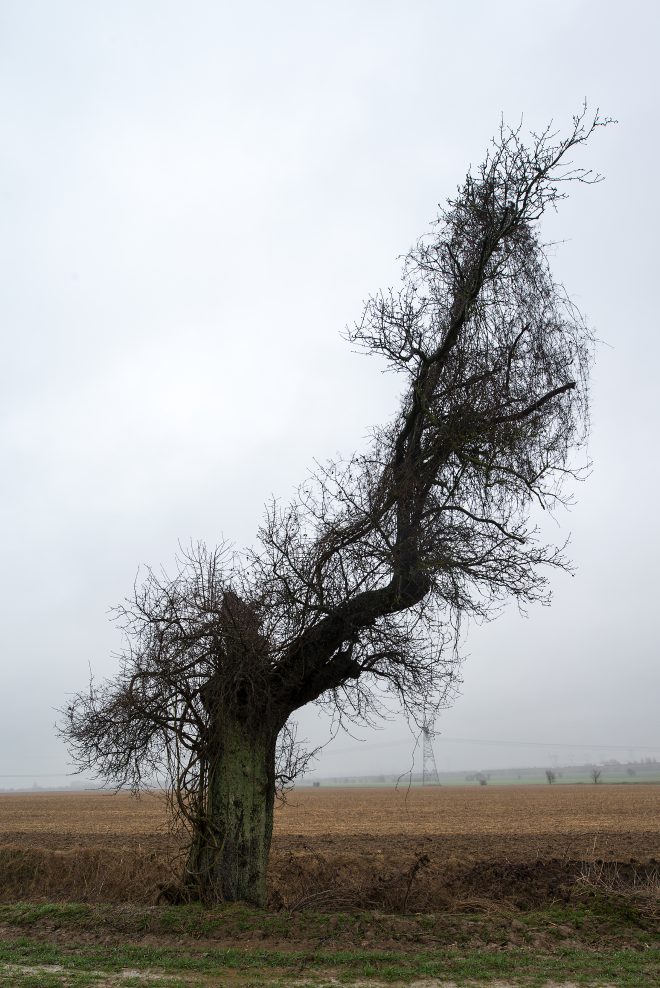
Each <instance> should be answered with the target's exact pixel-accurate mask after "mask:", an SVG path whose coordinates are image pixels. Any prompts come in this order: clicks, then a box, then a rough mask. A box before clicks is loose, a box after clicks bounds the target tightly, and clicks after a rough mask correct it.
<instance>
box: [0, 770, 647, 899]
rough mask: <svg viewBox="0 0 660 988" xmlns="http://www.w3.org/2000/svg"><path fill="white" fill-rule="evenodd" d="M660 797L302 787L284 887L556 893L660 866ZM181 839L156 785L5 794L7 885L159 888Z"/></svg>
mask: <svg viewBox="0 0 660 988" xmlns="http://www.w3.org/2000/svg"><path fill="white" fill-rule="evenodd" d="M659 810H660V787H659V786H653V785H649V786H646V785H628V786H607V785H598V786H594V785H583V786H507V787H501V788H500V787H496V786H488V787H476V786H475V787H474V788H468V787H465V788H437V789H433V788H427V789H419V788H418V789H410V790H406V789H399V790H393V789H385V788H383V789H323V788H319V789H299V790H297V791H295V792H293V793H291V794H290V795H289V797H288V801H287V803H286V804H285V805H283V806H278V809H277V812H276V824H275V836H274V841H273V851H272V855H271V869H270V873H271V886H272V890H273V892H272V894H273V896H274V897H275V900H276V901H277V900H278V897H280V898H282V897H284V898H285V899H286V901H287V902H288V903H290V902H291V901H292V900H295V901H304V900H306V899H308V898H312V897H313V896H315V895H316V891H315V890H317V889H325V890H326V892H327V897H328V901H330V900H332V903H333V904H334V905H337V904H343V905H346V906H347V907H348V906H350V905H351V904H355V905H375V906H376V907H377V906H380V905H382V906H388V905H396V902H395V900H397V897H398V898H401V896H402V895H404V890H405V889H406V888H407V889H408V893H406V894H409V895H410V896H412V899H413V900H414V899H415V897H417V900H418V902H417V905H418V907H419V908H425V907H431V906H433V905H438V903H439V902H440V901H442V900H443V898H444V899H446V898H447V897H452V896H453V897H454V898H455V897H456V896H460V895H463V896H465V895H472V896H474V895H481V896H487V897H489V898H492V897H493V896H494V897H502V896H507V897H509V898H512V899H514V900H515V899H516V897H517V898H521V896H522V897H523V898H524V897H525V896H526V897H527V898H528V899H529V898H530V896H531V898H532V899H533V900H534V901H537V900H543V898H544V897H545V896H547V895H555V894H557V892H558V890H559V889H560V888H563V887H564V886H565V885H566V883H567V882H569V883H570V882H572V881H575V880H576V878H577V877H579V876H580V875H582V874H584V873H585V868H586V869H587V870H588V869H589V868H591V869H593V868H594V867H599V868H601V867H602V866H603V863H605V865H607V866H608V867H610V866H611V867H612V868H614V869H615V870H616V874H617V875H618V877H619V878H621V877H622V876H623V877H625V875H626V874H627V871H626V869H627V870H628V871H630V870H631V869H633V870H635V869H639V868H640V867H643V868H645V869H648V867H652V868H657V862H656V860H655V859H657V858H658V857H660V813H659ZM175 848H176V842H175V841H174V840H173V839H172V837H170V835H169V834H168V829H167V820H166V816H165V810H164V804H163V802H162V800H161V799H160V798H159V797H156V796H153V795H147V796H143V797H142V798H140V799H138V800H136V799H133V798H131V797H129V796H127V795H123V794H120V795H113V794H110V793H99V792H88V793H79V794H73V793H71V794H69V793H66V794H65V793H62V794H50V793H36V794H29V795H18V794H16V795H14V794H5V795H0V869H2V870H3V871H4V875H5V884H4V885H3V884H2V881H1V880H0V898H5V899H7V898H11V897H12V896H14V897H18V896H19V895H20V896H23V897H39V896H50V897H53V896H54V895H57V894H58V892H59V895H60V896H61V897H64V898H69V897H71V898H80V897H81V895H82V897H84V898H87V899H90V900H96V901H99V900H101V901H102V900H103V899H109V900H117V899H121V898H122V896H125V897H126V898H129V899H134V900H141V901H154V900H155V898H156V897H157V895H158V894H159V892H158V890H159V889H161V888H162V887H163V885H166V884H167V883H168V881H171V878H172V867H173V866H172V865H171V863H168V862H169V861H170V859H171V858H172V853H171V852H173V851H174V850H175ZM419 859H423V863H422V866H421V867H419V868H418V870H417V871H416V872H415V881H414V883H412V884H411V885H410V887H409V883H408V877H407V876H409V873H410V869H411V868H412V867H413V866H414V864H415V862H416V861H418V860H419ZM3 860H4V864H3ZM17 861H18V862H19V864H17V863H16V862H17ZM12 876H13V877H12ZM333 890H334V891H333ZM339 890H341V895H340V893H339ZM342 896H343V899H342ZM388 897H389V898H388Z"/></svg>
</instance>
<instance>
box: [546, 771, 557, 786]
mask: <svg viewBox="0 0 660 988" xmlns="http://www.w3.org/2000/svg"><path fill="white" fill-rule="evenodd" d="M545 777H546V779H547V780H548V782H549V783H550V785H552V784H553V783H554V782H556V781H557V773H556V772H555V771H554V770H553V769H551V768H546V770H545Z"/></svg>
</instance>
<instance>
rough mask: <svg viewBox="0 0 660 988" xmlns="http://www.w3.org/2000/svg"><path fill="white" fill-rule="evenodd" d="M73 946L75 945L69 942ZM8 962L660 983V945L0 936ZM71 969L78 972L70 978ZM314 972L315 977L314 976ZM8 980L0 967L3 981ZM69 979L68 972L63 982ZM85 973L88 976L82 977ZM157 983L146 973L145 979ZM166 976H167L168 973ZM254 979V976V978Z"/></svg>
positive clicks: (45, 979)
mask: <svg viewBox="0 0 660 988" xmlns="http://www.w3.org/2000/svg"><path fill="white" fill-rule="evenodd" d="M71 946H73V945H71ZM7 965H24V966H28V967H35V966H39V965H59V966H61V967H62V968H63V970H62V971H61V972H43V973H40V974H39V975H38V977H39V978H40V979H41V980H40V981H38V982H37V983H38V984H39V986H40V988H47V986H50V985H51V984H52V985H53V986H58V988H59V986H60V985H64V984H67V983H69V984H72V985H75V988H82V986H83V985H88V984H89V985H94V984H97V983H99V981H100V980H101V978H102V976H103V972H120V971H122V970H126V969H136V970H141V971H142V970H148V971H150V972H153V973H154V974H156V975H159V976H160V977H159V978H158V980H159V981H160V982H161V984H165V983H166V979H167V976H168V975H170V976H171V975H178V976H179V977H180V978H181V977H182V976H183V979H182V980H183V981H184V983H186V982H187V983H188V984H189V983H190V976H191V975H202V976H216V977H218V978H221V977H222V975H223V974H230V973H242V974H251V975H257V974H258V975H259V977H260V978H261V983H264V984H268V983H275V984H277V983H278V982H280V981H282V980H283V979H284V981H283V983H286V979H289V980H294V979H295V980H297V979H299V978H301V977H303V976H304V977H306V978H308V979H310V984H314V983H318V982H319V981H322V980H323V977H324V975H325V976H327V975H328V973H329V972H332V973H334V974H336V976H337V977H338V978H339V979H340V980H341V981H345V982H346V983H350V981H351V980H354V979H368V978H374V979H377V980H379V981H385V982H389V981H391V982H397V981H399V982H404V983H406V982H409V981H411V980H414V979H419V978H442V979H445V980H454V981H457V982H458V983H461V982H465V981H469V980H473V981H484V980H488V979H492V978H500V979H505V978H515V979H516V980H517V981H520V983H522V984H525V985H541V984H543V982H544V980H555V981H558V980H562V979H570V980H573V981H577V982H578V983H589V984H595V985H598V984H610V985H611V984H616V985H617V986H621V988H639V986H641V985H642V984H643V985H648V986H649V988H650V986H652V985H659V984H660V950H652V949H649V950H646V951H638V950H619V951H613V952H605V953H604V952H600V951H595V950H594V951H585V950H573V949H567V950H560V951H558V952H556V953H553V954H542V953H537V952H535V951H528V950H516V951H498V950H494V949H490V950H488V949H486V950H483V949H482V950H469V951H464V950H457V949H447V948H443V949H440V950H437V951H436V950H422V951H420V952H416V953H409V954H406V953H402V952H400V951H392V950H364V949H358V950H348V951H346V950H341V951H336V950H330V951H316V950H315V951H313V952H308V951H291V952H288V951H281V950H264V949H254V948H248V949H239V948H235V947H231V948H226V949H215V950H205V951H204V952H203V953H201V954H195V953H190V952H189V951H187V950H185V949H172V948H162V947H145V946H121V947H119V946H116V947H104V946H97V945H93V946H90V945H87V944H81V945H76V946H75V952H73V953H72V952H71V950H70V949H69V948H62V947H60V946H59V945H55V944H47V943H35V942H34V941H32V940H30V939H29V938H21V939H18V940H16V941H13V942H0V972H2V970H3V967H4V968H5V970H6V966H7ZM71 975H74V976H77V977H75V978H74V979H73V980H72V978H71ZM312 975H313V977H312ZM11 976H12V977H13V978H14V982H13V983H15V984H17V985H18V984H20V985H22V986H26V985H30V981H29V980H27V979H29V978H30V975H26V976H25V979H23V978H22V977H21V978H20V981H19V979H18V976H17V975H16V973H15V972H11ZM3 977H4V983H5V984H11V983H12V982H11V981H9V980H7V977H6V976H4V975H2V973H0V984H3V980H2V979H3ZM67 979H69V980H68V981H67ZM85 979H86V980H85ZM148 983H149V984H150V985H155V984H156V982H154V981H152V980H151V979H150V980H149V982H148ZM168 983H170V984H171V983H172V982H171V980H169V982H168ZM257 983H259V982H257Z"/></svg>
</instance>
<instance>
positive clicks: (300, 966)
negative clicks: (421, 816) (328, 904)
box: [0, 896, 660, 988]
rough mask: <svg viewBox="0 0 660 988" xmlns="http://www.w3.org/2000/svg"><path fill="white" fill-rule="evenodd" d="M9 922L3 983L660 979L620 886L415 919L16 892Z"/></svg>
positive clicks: (80, 986)
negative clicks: (59, 899) (580, 897)
mask: <svg viewBox="0 0 660 988" xmlns="http://www.w3.org/2000/svg"><path fill="white" fill-rule="evenodd" d="M0 924H2V925H3V926H4V928H5V930H6V931H7V933H8V935H7V938H6V939H4V940H2V941H0V988H9V986H11V988H102V986H103V985H105V984H108V985H109V984H112V985H113V986H114V988H134V986H137V985H143V986H144V985H148V986H149V988H191V986H204V988H207V986H212V985H215V986H220V985H225V986H228V988H229V986H231V988H250V986H258V985H268V986H271V988H285V986H286V988H289V986H290V985H291V983H292V982H295V983H296V985H297V986H299V988H303V985H304V984H308V985H310V986H314V988H320V986H321V985H323V984H324V983H325V984H327V983H328V978H329V977H330V976H334V977H336V978H337V979H338V980H339V981H340V982H342V983H345V984H346V985H347V986H348V985H350V984H352V983H355V981H356V980H363V981H364V980H367V981H368V980H369V979H374V980H377V981H379V982H392V983H399V984H409V983H410V982H411V981H414V980H417V979H440V980H443V981H454V982H455V983H456V984H458V985H465V984H469V983H476V984H478V983H480V982H481V983H483V982H488V981H490V980H494V979H501V980H508V981H511V982H512V983H515V984H520V985H525V986H541V985H543V984H545V983H546V982H547V981H555V982H558V983H560V984H561V983H562V982H564V981H572V982H575V983H577V984H583V985H616V986H617V988H641V986H642V985H644V986H649V988H654V986H660V950H658V949H653V948H654V947H657V945H658V938H657V922H656V921H655V920H654V919H653V917H652V915H650V914H647V913H645V912H644V911H643V909H638V908H637V907H635V906H634V905H633V904H632V903H631V902H630V901H628V900H625V899H617V898H615V897H599V896H595V897H591V898H589V899H588V900H586V901H584V902H580V903H573V904H570V905H568V904H553V905H552V906H549V907H548V908H546V909H544V910H534V911H529V912H521V911H505V910H500V911H496V912H495V911H494V912H488V913H477V914H475V913H469V914H466V913H454V914H452V913H445V914H437V915H419V916H406V917H401V916H386V915H383V914H380V913H346V914H341V913H335V914H327V913H312V912H302V913H294V914H289V913H266V912H263V911H261V910H257V909H251V908H249V907H247V906H243V905H226V906H220V907H217V908H214V909H204V908H203V907H201V906H198V905H188V906H162V907H128V906H126V907H121V906H112V905H103V906H100V905H87V904H75V903H16V904H0ZM144 936H148V937H149V938H150V942H149V943H144V942H142V939H143V937H144ZM246 937H247V938H252V939H245V938H246ZM257 939H258V943H256V944H255V940H257ZM269 941H270V943H269ZM368 944H369V945H370V946H368ZM379 944H380V945H381V946H379ZM393 944H396V949H392V945H393ZM382 946H385V947H387V949H381V948H382ZM10 965H16V966H17V967H16V969H12V968H11V967H10ZM53 966H59V967H61V969H62V970H54V969H53ZM30 968H38V969H39V970H36V971H32V972H31V971H30V970H29V969H30ZM19 969H20V970H19ZM131 970H135V971H141V972H146V973H147V974H148V980H146V979H145V978H139V977H138V978H136V977H135V976H133V975H131V974H130V971H131ZM110 977H111V981H109V980H108V979H109V978H110Z"/></svg>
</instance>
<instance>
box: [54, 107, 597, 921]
mask: <svg viewBox="0 0 660 988" xmlns="http://www.w3.org/2000/svg"><path fill="white" fill-rule="evenodd" d="M604 123H607V121H604V120H603V119H601V118H600V117H599V116H598V114H596V115H595V116H594V117H593V118H591V119H587V117H586V109H585V110H583V112H582V113H581V114H580V115H579V116H577V117H575V118H574V119H573V123H572V126H571V127H570V129H569V131H568V133H567V134H566V135H565V136H560V135H558V134H557V132H553V130H552V128H550V127H548V128H546V129H545V130H543V131H542V132H541V133H540V134H532V135H531V138H530V139H529V142H528V143H525V141H524V140H523V138H522V136H521V129H520V128H515V129H508V128H506V127H505V126H504V125H502V127H501V128H500V131H499V133H498V135H497V137H496V138H495V140H494V141H493V143H492V146H491V148H490V150H489V151H488V153H487V155H486V157H485V160H484V162H483V164H482V165H481V166H480V167H479V168H478V169H477V171H476V172H474V173H473V172H469V173H468V175H467V177H466V179H465V181H464V183H463V184H462V185H461V186H460V188H459V189H458V192H457V194H456V196H455V197H454V198H453V199H450V200H449V202H448V205H447V207H446V208H445V209H443V210H442V211H441V212H440V214H439V217H438V220H437V222H436V224H435V226H434V227H433V229H432V232H431V233H430V234H429V235H427V236H425V237H423V238H422V239H421V240H420V241H419V242H418V243H417V244H416V245H415V246H414V247H413V248H412V250H411V251H410V252H409V254H408V255H407V257H406V258H405V261H404V267H403V284H402V287H401V288H400V289H399V290H397V291H392V290H389V291H385V292H380V293H378V294H376V295H374V296H372V297H371V298H370V299H369V300H368V301H367V303H366V306H365V309H364V312H363V315H362V318H361V320H360V321H359V322H358V323H357V324H356V326H355V327H354V328H353V329H352V330H351V331H350V333H349V337H350V339H351V341H352V342H353V343H354V344H355V345H356V346H357V347H359V348H362V349H364V350H365V351H367V352H368V353H372V354H375V355H377V356H379V357H381V358H383V359H384V360H385V362H386V364H387V365H388V367H389V368H390V369H392V370H394V371H396V372H397V373H399V374H400V375H401V377H402V380H403V391H402V399H401V405H400V408H399V411H398V412H397V413H396V414H395V416H394V418H393V420H392V421H391V422H390V423H389V424H387V425H384V426H383V427H381V428H378V429H377V430H376V431H375V432H374V435H373V439H372V441H371V443H370V445H369V447H368V449H367V451H366V452H363V453H361V454H356V455H355V456H353V457H352V458H351V459H349V460H348V462H335V463H330V464H328V465H326V466H325V467H321V468H319V469H318V471H317V473H316V474H315V475H313V476H312V477H311V478H310V479H309V481H308V482H306V483H304V484H303V485H302V487H301V488H300V490H299V492H298V494H297V496H296V497H295V498H294V500H293V501H292V502H291V503H290V504H288V505H287V506H285V507H282V506H280V505H279V504H278V503H273V504H272V505H271V506H270V507H269V508H268V509H267V513H266V518H265V521H264V524H263V526H262V527H261V529H260V530H259V535H258V542H257V545H256V547H255V548H254V549H253V550H248V551H245V552H243V553H240V554H239V553H236V552H229V551H228V550H227V549H226V548H224V547H221V548H219V549H213V550H208V549H206V547H205V546H203V545H198V546H193V547H192V548H191V549H190V551H188V552H186V553H184V554H183V555H182V556H181V558H180V559H179V563H178V569H177V571H176V572H175V573H174V575H173V576H172V577H167V576H165V575H162V574H158V573H156V572H154V571H152V570H148V571H147V574H146V578H145V580H144V582H143V583H142V584H138V585H136V587H135V590H134V593H133V595H132V596H131V597H130V599H129V600H127V601H126V602H125V603H124V604H123V605H122V606H121V607H120V608H119V609H118V617H119V619H120V623H121V624H122V626H123V629H124V633H125V636H126V648H125V651H124V653H123V656H122V659H121V668H120V671H119V673H118V675H117V677H116V678H115V679H114V680H111V681H108V682H105V683H102V684H100V685H97V684H95V683H94V682H92V683H91V684H90V688H89V689H88V690H86V691H83V692H81V693H80V694H78V695H77V696H76V697H75V698H74V699H73V701H72V702H71V704H70V706H69V707H68V708H67V710H66V717H65V722H64V724H63V733H64V735H65V737H66V738H67V739H68V742H69V744H70V746H71V751H72V755H73V757H74V759H75V761H76V762H77V764H78V766H79V767H80V768H81V769H85V770H88V769H90V768H95V769H96V770H97V771H98V773H100V775H101V776H103V777H105V778H106V779H108V780H110V781H112V782H113V783H114V784H116V785H118V786H126V787H130V788H132V789H135V790H137V789H139V788H140V787H141V786H142V785H143V784H144V782H145V780H150V779H153V778H161V779H162V778H164V779H165V780H166V783H167V786H168V787H169V791H170V792H171V799H172V808H173V810H174V811H175V812H176V813H177V814H178V815H179V817H180V819H181V821H182V822H183V823H184V824H185V826H186V827H187V828H188V830H189V834H190V850H189V854H188V863H187V868H186V875H185V885H186V888H187V894H188V895H190V896H191V897H199V898H202V899H204V900H206V901H217V900H220V899H227V900H235V899H244V900H247V901H249V902H254V903H259V904H261V903H263V902H264V900H265V894H266V864H267V858H268V851H269V846H270V840H271V833H272V826H273V804H274V798H275V793H276V788H277V786H278V784H283V783H286V782H289V781H291V780H292V779H293V778H294V777H295V776H296V774H297V773H298V772H299V771H300V770H301V768H302V767H304V765H305V759H306V755H305V753H304V752H302V751H301V750H300V748H299V747H298V746H297V742H296V739H295V733H294V732H293V730H292V727H291V724H292V721H291V717H292V715H293V714H294V713H295V711H296V710H298V709H300V708H301V707H303V706H305V705H306V704H308V703H322V704H325V705H326V706H328V707H330V708H331V709H332V710H333V711H335V712H336V714H337V716H338V717H339V719H340V721H341V720H345V719H349V720H350V719H352V720H358V721H364V720H365V719H366V720H369V719H370V718H371V717H373V716H375V715H378V714H379V712H380V711H381V697H382V695H383V690H386V691H390V692H391V693H392V694H394V695H395V696H396V697H398V699H399V700H400V702H401V703H402V704H403V707H404V710H405V711H406V712H407V714H408V715H409V716H410V717H412V718H413V719H414V721H415V722H416V723H417V724H418V725H419V726H420V729H421V727H422V725H423V713H424V709H425V710H426V716H427V717H428V716H429V715H430V714H432V712H433V710H434V709H436V710H437V708H438V707H439V706H440V705H441V704H442V703H444V702H446V701H447V698H448V696H449V691H450V690H451V686H452V680H453V677H454V676H455V670H456V641H457V634H458V629H459V625H460V623H461V621H463V620H464V619H465V618H467V617H468V616H470V615H472V616H476V617H478V618H482V619H483V618H486V617H489V616H493V615H494V614H495V613H496V612H497V611H498V609H499V608H500V606H501V604H502V602H503V601H505V600H506V599H508V598H513V599H515V600H516V601H517V603H518V604H519V605H520V606H524V605H525V604H526V603H529V602H533V601H539V600H547V599H548V597H549V590H548V583H547V570H548V569H551V570H552V569H567V568H568V566H569V564H568V562H567V560H566V558H565V556H564V553H563V551H562V549H563V547H562V548H558V547H556V546H554V545H546V544H544V543H543V542H542V541H540V539H539V537H538V534H537V530H536V528H535V526H534V523H533V521H532V520H530V518H531V510H532V507H533V506H534V505H540V506H542V507H544V508H548V509H552V507H553V506H554V505H557V504H558V503H562V502H564V501H565V500H566V499H567V498H568V497H569V493H568V491H567V489H566V486H565V485H566V482H567V480H569V479H570V478H574V479H575V478H576V477H579V476H580V471H579V469H578V468H577V467H576V463H577V457H576V450H578V449H579V448H580V447H581V446H582V444H583V442H584V439H585V435H586V426H587V377H588V371H589V366H590V354H591V345H592V340H591V336H590V333H589V331H588V330H587V328H586V326H585V323H584V321H583V319H582V317H581V316H580V313H579V312H578V310H577V309H576V307H575V305H574V304H573V303H572V302H571V300H570V298H569V297H568V296H567V294H566V292H565V290H564V289H563V287H562V286H561V285H559V284H557V282H556V281H555V279H554V278H553V277H552V274H551V272H550V268H549V264H548V259H547V256H546V252H545V249H544V243H543V241H542V239H541V236H540V232H539V226H538V223H539V220H540V219H541V217H542V216H543V214H544V212H545V211H546V210H547V209H550V210H554V209H555V207H556V206H557V205H558V203H559V202H560V200H562V199H563V198H564V197H565V195H566V191H567V188H568V185H569V184H570V183H592V182H596V181H598V178H599V176H597V175H595V174H593V173H591V172H590V171H587V170H585V169H583V168H579V167H576V166H574V165H573V164H572V163H571V161H570V156H571V154H572V152H574V151H576V150H578V149H579V147H580V146H581V145H583V144H584V143H585V142H586V141H587V140H588V139H589V138H590V136H591V135H592V134H593V132H594V131H595V130H596V128H598V127H600V126H602V125H603V124H604ZM254 359H255V360H258V359H259V356H258V354H255V357H254ZM249 379H250V377H249V368H246V370H245V380H246V388H248V387H249ZM249 400H250V399H249V394H248V393H247V392H246V401H249ZM337 401H341V395H337ZM328 411H329V414H330V413H331V409H329V410H328Z"/></svg>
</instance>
